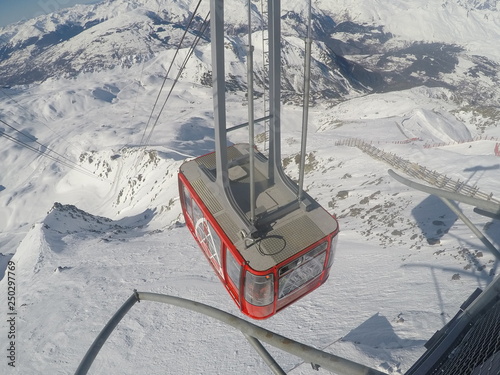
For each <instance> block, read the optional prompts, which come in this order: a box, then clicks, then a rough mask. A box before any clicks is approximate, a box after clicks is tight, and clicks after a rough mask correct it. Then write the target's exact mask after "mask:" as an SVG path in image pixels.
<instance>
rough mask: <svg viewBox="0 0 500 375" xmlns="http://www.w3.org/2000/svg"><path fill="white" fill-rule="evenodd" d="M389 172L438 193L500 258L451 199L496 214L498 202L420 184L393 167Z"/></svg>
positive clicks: (416, 187)
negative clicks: (398, 172)
mask: <svg viewBox="0 0 500 375" xmlns="http://www.w3.org/2000/svg"><path fill="white" fill-rule="evenodd" d="M388 173H389V175H390V176H391V177H392V178H394V179H395V180H396V181H399V182H401V183H402V184H404V185H406V186H409V187H412V188H414V189H417V190H420V191H423V192H425V193H428V194H431V195H436V196H437V197H439V198H440V199H441V200H442V201H443V202H444V203H445V204H446V205H447V206H448V207H449V208H450V209H451V210H452V211H453V212H454V213H455V214H456V215H457V216H458V217H459V218H460V219H461V220H462V221H463V222H464V223H465V225H467V226H468V227H469V229H470V230H471V231H472V232H473V233H474V234H475V235H476V236H477V237H478V238H479V239H480V240H481V242H482V243H483V244H484V246H486V248H487V249H488V250H490V251H491V253H492V254H493V255H494V256H495V257H496V258H497V259H500V251H499V250H498V249H497V248H496V247H495V246H494V245H493V244H492V243H491V242H490V241H489V240H488V239H487V238H486V236H485V235H484V234H483V233H482V232H481V231H480V230H479V229H477V227H476V226H475V225H474V224H473V223H472V222H471V221H470V220H469V219H468V218H467V217H466V216H465V215H464V213H463V212H462V211H460V210H459V209H458V208H457V206H455V204H453V203H452V202H451V201H450V200H456V201H459V202H463V203H466V204H470V205H472V206H474V207H478V208H480V209H483V210H484V211H487V212H489V213H495V214H499V213H500V208H499V205H498V204H496V203H494V202H490V201H485V200H483V199H477V198H472V197H468V196H465V195H463V194H459V193H454V192H450V191H446V190H442V189H437V188H433V187H430V186H426V185H422V184H419V183H418V182H415V181H411V180H409V179H407V178H405V177H403V176H401V175H399V174H397V173H396V172H394V171H393V170H392V169H389V170H388Z"/></svg>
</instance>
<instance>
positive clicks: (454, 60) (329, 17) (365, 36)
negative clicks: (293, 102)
mask: <svg viewBox="0 0 500 375" xmlns="http://www.w3.org/2000/svg"><path fill="white" fill-rule="evenodd" d="M305 4H306V2H303V1H290V2H288V1H287V2H284V4H283V8H284V11H283V17H282V22H283V46H284V49H283V60H284V62H285V63H284V64H283V66H286V67H287V69H284V79H283V84H284V87H283V88H284V90H285V91H290V92H297V91H301V85H302V83H301V79H300V72H301V71H302V62H301V61H302V60H301V56H302V55H303V49H304V45H303V42H302V41H301V40H300V38H303V37H304V35H305V33H306V31H305V26H304V25H305V24H306V22H305V15H306V12H305V9H304V8H305ZM253 5H254V12H255V17H254V25H253V29H254V31H255V33H256V35H255V37H254V40H256V41H257V42H256V45H257V49H256V56H258V55H261V56H262V46H263V44H262V32H261V31H260V30H261V29H262V25H263V24H264V23H265V20H264V19H265V16H264V15H263V14H262V8H261V6H260V1H256V2H254V4H253ZM244 6H245V1H243V0H235V1H232V2H228V4H226V30H227V31H228V37H227V46H228V56H227V58H228V60H229V61H228V63H227V66H228V72H227V74H228V81H229V82H231V83H232V85H230V86H229V87H230V88H232V89H242V88H244V87H245V79H244V78H243V75H244V72H245V71H244V69H243V70H242V69H241V64H240V63H241V62H242V61H244V60H245V55H246V49H245V48H244V41H245V39H246V32H247V26H246V24H245V22H244V20H243V18H242V17H238V15H239V14H240V12H239V10H240V9H241V8H242V7H244ZM195 7H196V2H195V1H194V0H185V1H175V2H174V1H172V0H133V1H129V0H109V1H105V2H103V3H99V4H96V5H87V6H77V7H74V8H71V9H68V10H64V11H61V12H58V13H54V14H49V15H45V16H40V17H38V18H35V19H32V20H29V21H26V22H20V23H17V24H14V25H11V26H9V27H6V28H4V29H3V30H1V31H0V76H1V77H2V82H0V83H1V84H2V85H4V86H5V85H16V84H26V83H32V82H40V81H44V80H46V79H48V78H49V77H74V76H76V75H78V74H80V73H82V72H94V71H102V70H106V69H109V68H112V67H125V68H127V67H130V66H132V65H133V64H136V63H141V62H145V61H148V60H150V59H152V58H153V57H155V56H158V54H159V53H161V52H164V55H163V57H162V59H164V61H166V62H168V61H169V60H170V59H171V58H172V53H173V52H174V50H175V48H176V47H177V46H178V44H179V41H180V39H181V37H182V35H183V33H184V30H185V29H186V27H187V23H188V20H189V19H190V17H191V15H192V12H193V11H194V9H195ZM207 13H208V2H203V3H201V6H200V8H199V9H198V13H197V14H196V17H195V19H194V23H193V25H192V28H191V29H190V32H189V33H188V37H187V39H186V40H185V41H184V43H183V47H184V48H183V50H184V54H185V53H187V52H186V51H187V50H188V47H189V46H190V43H191V42H192V40H193V39H194V38H195V36H196V34H197V31H196V30H199V28H200V26H201V24H202V22H203V19H204V17H205V16H206V15H207ZM313 27H314V33H313V37H314V40H315V49H314V51H315V53H314V64H313V89H314V90H313V91H314V93H315V94H316V95H317V96H318V95H319V96H326V97H330V98H334V97H339V96H341V97H345V96H346V95H347V94H353V93H358V94H359V93H367V92H373V91H376V92H380V91H392V90H400V89H404V88H410V87H415V86H419V85H422V84H426V85H432V86H444V87H448V88H450V89H453V90H456V91H459V92H460V93H461V97H458V98H457V100H460V101H469V102H474V103H475V104H481V105H485V106H492V105H494V103H497V102H498V93H497V90H496V86H497V85H498V76H497V70H498V64H499V62H500V52H498V51H496V49H495V48H491V46H494V45H496V41H497V40H498V39H499V37H500V18H499V15H498V11H497V9H496V2H488V1H469V2H467V1H465V0H461V1H449V2H442V3H440V2H437V1H424V2H423V3H422V2H416V1H413V2H412V1H408V0H406V1H394V2H389V3H388V2H381V1H375V2H373V1H371V2H367V1H361V0H358V1H338V2H329V1H319V2H318V3H317V6H316V7H315V10H314V23H313ZM208 43H209V33H208V32H205V34H204V36H203V38H202V42H201V45H200V47H199V49H198V53H197V54H196V55H195V58H194V59H192V60H191V61H190V65H191V70H194V71H196V76H195V77H196V81H197V82H198V83H202V84H209V82H210V80H209V79H207V78H209V77H210V74H211V71H210V69H211V68H210V61H209V60H207V58H206V56H209V53H208V52H209V47H208ZM259 43H260V44H259ZM262 61H263V60H262V58H261V59H260V60H259V59H257V60H256V63H255V66H256V73H257V78H258V79H260V81H261V82H262V81H265V73H264V72H263V69H264V67H263V63H262Z"/></svg>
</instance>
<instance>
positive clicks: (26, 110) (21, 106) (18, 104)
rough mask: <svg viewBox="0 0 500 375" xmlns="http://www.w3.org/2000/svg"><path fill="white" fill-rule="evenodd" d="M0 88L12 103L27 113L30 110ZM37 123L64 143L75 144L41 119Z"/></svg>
mask: <svg viewBox="0 0 500 375" xmlns="http://www.w3.org/2000/svg"><path fill="white" fill-rule="evenodd" d="M0 90H1V91H2V94H4V95H5V96H6V97H8V98H9V99H10V100H12V101H13V102H14V103H16V105H17V106H18V107H19V108H21V109H22V110H23V111H25V112H26V113H29V112H30V111H28V109H26V107H24V106H23V105H21V103H19V102H18V101H17V100H16V99H15V98H14V97H13V96H12V95H10V94H9V93H7V92H6V91H5V90H4V89H3V88H0ZM38 123H39V124H41V125H43V126H45V127H46V128H47V129H49V130H50V131H51V132H52V133H54V135H55V136H56V137H57V138H61V139H62V140H64V141H65V142H66V143H68V144H69V145H70V146H73V147H75V145H74V144H73V143H71V142H70V141H68V140H67V139H66V138H64V137H63V136H62V135H60V134H58V133H57V132H56V131H55V130H54V129H52V128H51V127H50V126H48V125H47V124H45V123H44V122H42V121H38Z"/></svg>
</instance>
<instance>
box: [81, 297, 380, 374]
mask: <svg viewBox="0 0 500 375" xmlns="http://www.w3.org/2000/svg"><path fill="white" fill-rule="evenodd" d="M141 300H143V301H154V302H161V303H166V304H169V305H174V306H178V307H182V308H185V309H189V310H192V311H195V312H199V313H201V314H205V315H207V316H210V317H212V318H215V319H217V320H219V321H221V322H224V323H226V324H228V325H230V326H232V327H234V328H236V329H238V330H240V331H241V332H242V333H243V334H244V335H245V337H246V338H247V339H248V340H249V342H250V344H251V345H252V346H253V347H254V348H255V349H256V350H257V352H258V353H259V354H260V355H261V356H262V358H263V359H264V361H265V362H266V364H267V365H268V366H269V367H270V369H271V370H272V371H273V373H274V374H285V372H284V371H283V370H282V369H281V368H280V367H279V365H278V364H277V363H276V361H275V360H274V358H272V356H271V355H270V354H269V352H268V351H267V350H266V349H265V348H264V347H263V346H262V344H261V343H260V341H263V342H266V343H267V344H270V345H272V346H274V347H276V348H279V349H281V350H284V351H286V352H288V353H290V354H293V355H296V356H297V357H300V358H302V359H303V360H304V361H306V362H310V363H312V364H314V365H318V366H321V367H322V368H324V369H325V370H328V371H331V372H334V373H336V374H339V375H385V374H384V373H383V372H380V371H377V370H374V369H371V368H369V367H366V366H364V365H361V364H358V363H356V362H352V361H350V360H348V359H345V358H341V357H338V356H336V355H333V354H330V353H326V352H323V351H321V350H318V349H316V348H313V347H311V346H308V345H305V344H301V343H299V342H297V341H295V340H292V339H289V338H286V337H284V336H281V335H279V334H277V333H274V332H272V331H269V330H267V329H264V328H261V327H259V326H257V325H255V324H253V323H250V322H247V321H246V320H243V319H241V318H238V317H237V316H234V315H232V314H229V313H227V312H225V311H222V310H219V309H217V308H215V307H211V306H208V305H205V304H203V303H199V302H195V301H191V300H188V299H184V298H180V297H174V296H169V295H165V294H157V293H148V292H138V291H134V294H132V295H131V296H130V297H129V299H128V300H127V301H126V302H125V303H124V304H123V306H122V307H120V309H119V310H118V311H117V312H116V313H115V315H114V316H113V317H112V318H111V319H110V320H109V322H108V323H107V324H106V326H105V327H104V328H103V329H102V331H101V333H100V334H99V335H98V336H97V338H96V339H95V340H94V342H93V344H92V346H91V347H90V348H89V350H88V351H87V353H86V354H85V357H84V358H83V359H82V361H81V363H80V365H79V366H78V369H77V370H76V372H75V375H83V374H87V372H88V370H89V369H90V366H92V363H93V362H94V359H95V358H96V356H97V354H98V353H99V351H100V350H101V348H102V346H103V345H104V343H105V342H106V340H107V339H108V337H109V336H110V335H111V333H112V332H113V330H114V329H115V328H116V326H117V325H118V323H119V322H120V321H121V320H122V318H123V317H124V316H125V315H126V314H127V312H128V311H129V310H130V309H131V308H132V306H133V305H134V304H135V303H136V302H139V301H141ZM259 340H260V341H259Z"/></svg>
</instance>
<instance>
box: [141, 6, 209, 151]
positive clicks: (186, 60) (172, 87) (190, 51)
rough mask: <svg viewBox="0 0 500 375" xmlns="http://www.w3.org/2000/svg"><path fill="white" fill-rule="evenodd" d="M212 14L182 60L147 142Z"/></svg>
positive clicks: (206, 19) (204, 22)
mask: <svg viewBox="0 0 500 375" xmlns="http://www.w3.org/2000/svg"><path fill="white" fill-rule="evenodd" d="M209 16H210V12H209V13H207V15H206V17H205V19H204V21H203V24H202V25H201V27H200V29H199V33H198V35H197V37H196V39H195V40H194V41H193V43H192V45H191V47H190V49H189V51H188V54H187V55H186V57H185V59H184V61H183V62H182V65H181V66H180V68H179V71H178V72H177V76H176V77H175V80H174V82H173V84H172V86H171V87H170V90H169V92H168V94H167V97H166V98H165V101H164V102H163V106H162V107H161V109H160V112H159V113H158V115H157V116H156V120H155V123H154V124H153V127H152V128H151V130H150V131H149V135H148V138H147V139H146V144H148V143H149V141H150V140H151V136H152V135H153V130H154V129H155V128H156V125H157V124H158V121H159V120H160V115H161V114H162V112H163V110H164V109H165V106H166V104H167V101H168V99H169V98H170V95H171V94H172V91H173V90H174V88H175V85H176V84H177V82H178V81H179V78H180V76H181V74H182V72H183V71H184V68H185V67H186V65H187V63H188V61H189V59H190V58H191V56H192V55H193V53H194V50H195V49H196V46H197V45H198V42H199V41H200V39H201V36H202V35H203V34H204V33H205V31H206V30H207V28H208V24H209V22H208V17H209Z"/></svg>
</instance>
